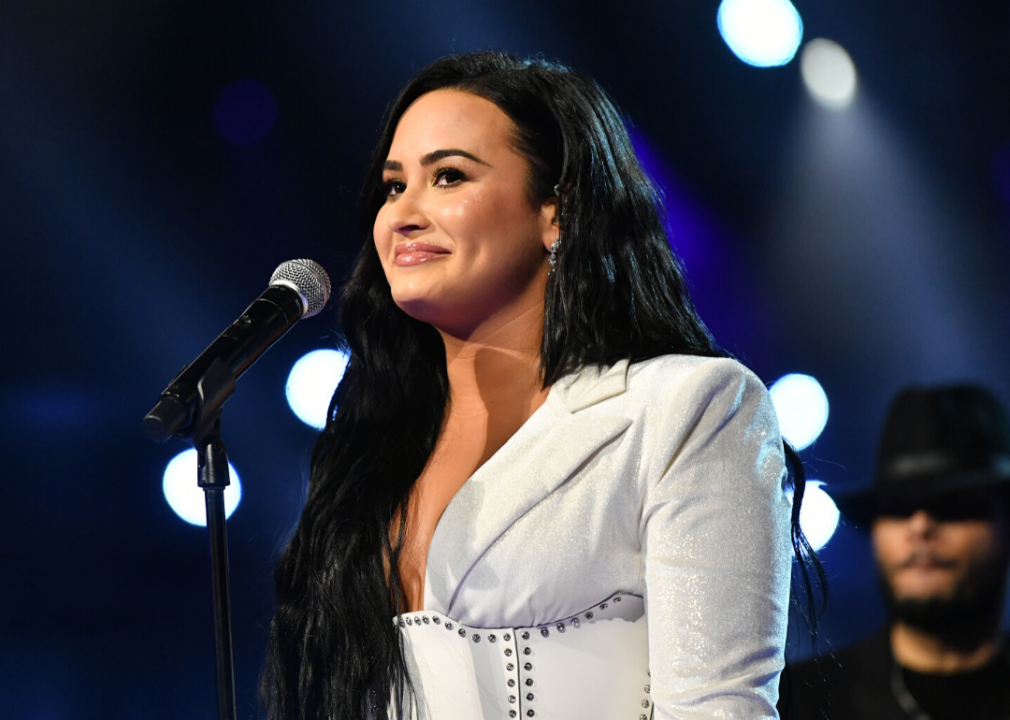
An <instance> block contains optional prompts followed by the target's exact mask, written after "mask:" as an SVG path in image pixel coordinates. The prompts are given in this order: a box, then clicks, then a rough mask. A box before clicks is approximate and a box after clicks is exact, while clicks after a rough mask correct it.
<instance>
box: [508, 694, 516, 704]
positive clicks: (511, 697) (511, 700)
mask: <svg viewBox="0 0 1010 720" xmlns="http://www.w3.org/2000/svg"><path fill="white" fill-rule="evenodd" d="M515 701H516V696H515V695H509V702H510V703H514V702H515Z"/></svg>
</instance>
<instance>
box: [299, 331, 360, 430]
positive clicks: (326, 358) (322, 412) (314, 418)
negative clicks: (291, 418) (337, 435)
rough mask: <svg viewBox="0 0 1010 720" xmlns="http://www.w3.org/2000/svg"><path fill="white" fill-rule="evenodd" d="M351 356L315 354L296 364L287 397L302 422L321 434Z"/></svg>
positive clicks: (337, 353)
mask: <svg viewBox="0 0 1010 720" xmlns="http://www.w3.org/2000/svg"><path fill="white" fill-rule="evenodd" d="M348 359H349V358H348V356H347V353H345V352H341V351H339V350H313V351H312V352H310V353H308V354H307V355H304V356H302V358H301V359H300V360H299V361H298V362H296V363H295V364H294V367H292V368H291V372H290V374H288V384H287V387H286V388H285V393H286V394H287V397H288V405H290V406H291V409H292V410H293V411H294V413H295V415H297V416H298V419H299V420H301V421H302V422H303V423H305V424H306V425H311V426H312V427H314V428H316V429H317V430H322V429H323V428H324V427H326V413H327V411H328V410H329V407H330V399H331V398H332V397H333V392H334V391H335V390H336V389H337V385H338V384H339V383H340V379H341V378H342V377H344V370H345V369H346V368H347V361H348Z"/></svg>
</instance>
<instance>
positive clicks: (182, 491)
mask: <svg viewBox="0 0 1010 720" xmlns="http://www.w3.org/2000/svg"><path fill="white" fill-rule="evenodd" d="M228 477H229V479H230V480H231V484H230V485H229V486H228V487H226V488H225V489H224V516H225V517H226V518H229V517H231V514H232V513H233V512H235V508H237V507H238V504H239V502H241V500H242V481H241V480H239V477H238V473H237V472H235V467H234V466H233V465H232V464H231V463H228ZM161 489H162V491H163V492H164V493H165V499H166V500H168V504H169V506H170V507H171V508H172V510H173V511H175V514H176V515H178V516H179V517H181V518H182V519H183V520H185V521H186V522H188V523H189V524H190V525H201V526H204V527H206V525H207V506H206V502H205V500H204V497H205V496H204V492H203V488H201V487H200V486H199V485H197V477H196V450H193V449H192V448H191V449H189V450H184V451H183V452H181V453H179V454H178V455H176V456H175V457H174V458H172V459H171V460H170V461H169V463H168V465H167V466H166V467H165V477H164V479H163V480H162V483H161Z"/></svg>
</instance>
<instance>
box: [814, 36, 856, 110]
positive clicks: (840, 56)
mask: <svg viewBox="0 0 1010 720" xmlns="http://www.w3.org/2000/svg"><path fill="white" fill-rule="evenodd" d="M800 73H801V74H802V75H803V83H804V84H805V85H806V86H807V90H808V91H809V92H810V95H811V96H812V97H813V98H814V100H816V101H817V102H819V103H820V104H821V105H824V106H825V107H828V108H831V109H832V110H843V109H845V108H847V107H848V106H849V105H851V104H852V99H853V98H854V97H855V96H856V85H857V78H856V65H855V63H853V62H852V58H851V57H850V56H849V53H847V52H846V51H845V48H843V47H842V46H841V45H839V44H838V43H836V42H833V41H831V40H825V39H824V38H817V39H816V40H811V41H810V42H808V43H807V46H806V47H805V48H803V55H802V56H801V57H800Z"/></svg>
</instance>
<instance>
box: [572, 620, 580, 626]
mask: <svg viewBox="0 0 1010 720" xmlns="http://www.w3.org/2000/svg"><path fill="white" fill-rule="evenodd" d="M580 624H581V623H580V622H579V619H578V618H573V619H572V625H574V626H575V627H578V626H579V625H580Z"/></svg>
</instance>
